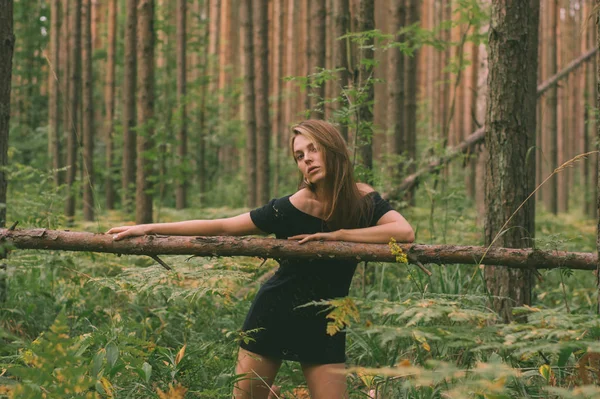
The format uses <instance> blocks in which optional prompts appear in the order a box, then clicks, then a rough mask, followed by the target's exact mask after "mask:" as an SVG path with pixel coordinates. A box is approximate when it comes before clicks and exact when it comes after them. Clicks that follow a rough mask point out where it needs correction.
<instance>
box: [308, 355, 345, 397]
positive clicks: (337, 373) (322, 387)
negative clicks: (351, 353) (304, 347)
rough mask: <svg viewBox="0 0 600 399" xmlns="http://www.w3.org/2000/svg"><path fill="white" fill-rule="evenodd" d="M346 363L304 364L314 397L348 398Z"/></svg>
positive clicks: (309, 388) (311, 394)
mask: <svg viewBox="0 0 600 399" xmlns="http://www.w3.org/2000/svg"><path fill="white" fill-rule="evenodd" d="M345 369H346V366H345V365H344V363H332V364H305V363H303V364H302V372H303V373H304V377H305V378H306V383H307V385H308V390H309V391H310V396H311V398H312V399H348V387H347V383H346V373H345Z"/></svg>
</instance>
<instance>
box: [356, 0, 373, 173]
mask: <svg viewBox="0 0 600 399" xmlns="http://www.w3.org/2000/svg"><path fill="white" fill-rule="evenodd" d="M374 28H375V4H374V0H360V32H366V31H371V30H373V29H374ZM373 46H374V40H373V39H372V38H370V39H367V40H365V42H364V45H363V48H362V49H361V53H362V55H361V59H362V62H361V64H360V69H359V82H360V86H361V87H362V88H363V89H364V91H365V94H364V97H363V100H362V103H361V104H359V110H358V119H359V123H358V125H359V126H360V132H359V135H360V137H359V153H360V158H361V159H360V163H361V165H362V166H363V167H364V169H365V174H364V177H365V178H364V179H363V180H364V181H365V182H366V183H372V179H373V176H372V170H373V147H372V139H373V111H372V110H371V107H372V102H373V100H374V97H375V90H374V88H373V83H372V82H371V79H372V76H371V75H372V73H373V69H372V67H371V66H370V65H371V63H372V61H373V58H374V51H373Z"/></svg>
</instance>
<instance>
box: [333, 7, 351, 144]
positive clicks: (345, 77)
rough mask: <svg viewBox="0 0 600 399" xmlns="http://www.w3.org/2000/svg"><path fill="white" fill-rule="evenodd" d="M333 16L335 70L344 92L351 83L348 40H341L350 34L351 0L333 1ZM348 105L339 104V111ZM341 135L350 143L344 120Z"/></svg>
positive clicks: (343, 100) (344, 103) (340, 94)
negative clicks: (337, 70)
mask: <svg viewBox="0 0 600 399" xmlns="http://www.w3.org/2000/svg"><path fill="white" fill-rule="evenodd" d="M333 14H334V19H335V28H334V36H335V48H334V54H335V55H334V58H335V59H334V68H340V69H341V70H340V72H339V75H338V76H339V78H338V79H339V85H336V87H338V86H341V88H342V90H343V89H344V88H346V87H347V86H348V84H349V83H350V72H349V68H350V67H349V65H348V49H349V47H348V39H340V37H342V36H344V35H346V34H347V33H349V32H350V3H349V0H333ZM336 95H337V96H342V93H336ZM345 105H346V100H345V99H342V100H341V101H338V102H337V106H336V107H337V110H338V111H339V110H341V109H342V108H343V107H344V106H345ZM340 133H341V134H342V136H343V137H344V139H346V141H348V121H345V120H342V123H341V124H340Z"/></svg>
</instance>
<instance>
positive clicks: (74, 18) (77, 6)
mask: <svg viewBox="0 0 600 399" xmlns="http://www.w3.org/2000/svg"><path fill="white" fill-rule="evenodd" d="M81 1H82V0H75V1H74V4H73V8H72V9H71V23H70V24H69V25H70V26H69V29H70V40H69V42H70V43H69V50H70V53H71V54H70V56H69V59H70V60H69V61H70V62H71V66H70V68H69V121H70V123H69V129H68V131H69V134H68V136H67V168H68V169H67V201H66V204H65V216H66V218H67V223H68V224H72V223H73V219H74V217H75V195H76V193H75V187H74V184H75V176H76V173H77V149H78V148H79V145H78V143H77V128H78V127H79V118H78V115H79V105H80V104H81Z"/></svg>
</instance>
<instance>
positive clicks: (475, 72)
mask: <svg viewBox="0 0 600 399" xmlns="http://www.w3.org/2000/svg"><path fill="white" fill-rule="evenodd" d="M474 33H479V32H474ZM478 78H479V44H478V43H473V46H472V54H471V79H470V82H469V87H468V96H469V102H468V104H469V106H468V108H467V110H466V111H467V112H468V118H467V123H466V126H468V127H467V129H468V131H469V132H474V131H475V130H476V129H477V100H478V86H479V83H478ZM478 156H479V151H477V148H476V147H475V146H473V147H471V148H470V149H469V152H468V167H469V171H468V172H467V176H466V178H465V180H466V188H467V195H468V196H469V198H471V199H472V200H475V195H476V190H477V186H476V174H477V167H476V166H477V157H478Z"/></svg>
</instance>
